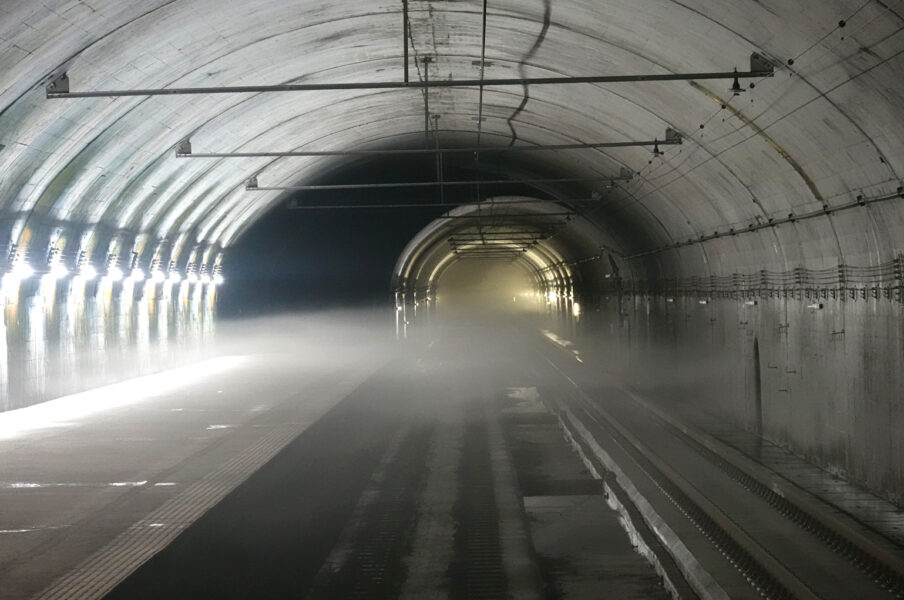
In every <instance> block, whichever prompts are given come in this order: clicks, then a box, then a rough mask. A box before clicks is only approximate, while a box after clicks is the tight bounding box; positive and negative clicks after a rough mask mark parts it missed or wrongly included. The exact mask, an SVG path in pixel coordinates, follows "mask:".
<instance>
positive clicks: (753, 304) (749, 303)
mask: <svg viewBox="0 0 904 600" xmlns="http://www.w3.org/2000/svg"><path fill="white" fill-rule="evenodd" d="M744 306H756V300H745V301H744Z"/></svg>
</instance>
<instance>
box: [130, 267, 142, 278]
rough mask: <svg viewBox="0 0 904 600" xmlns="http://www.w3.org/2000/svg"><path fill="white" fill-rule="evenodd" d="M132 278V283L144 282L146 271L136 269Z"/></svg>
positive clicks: (133, 270)
mask: <svg viewBox="0 0 904 600" xmlns="http://www.w3.org/2000/svg"><path fill="white" fill-rule="evenodd" d="M130 277H131V278H132V281H144V271H142V270H141V269H139V268H137V267H136V268H134V269H132V274H131V275H130Z"/></svg>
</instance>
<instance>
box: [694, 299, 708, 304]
mask: <svg viewBox="0 0 904 600" xmlns="http://www.w3.org/2000/svg"><path fill="white" fill-rule="evenodd" d="M697 304H709V299H708V298H702V299H700V300H697Z"/></svg>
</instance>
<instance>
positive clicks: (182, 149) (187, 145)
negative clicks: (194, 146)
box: [176, 138, 191, 158]
mask: <svg viewBox="0 0 904 600" xmlns="http://www.w3.org/2000/svg"><path fill="white" fill-rule="evenodd" d="M180 156H191V139H189V138H185V139H184V140H182V141H180V142H179V144H178V145H177V146H176V158H179V157H180Z"/></svg>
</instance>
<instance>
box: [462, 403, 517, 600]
mask: <svg viewBox="0 0 904 600" xmlns="http://www.w3.org/2000/svg"><path fill="white" fill-rule="evenodd" d="M458 478H459V481H460V484H461V485H460V490H461V492H460V496H459V499H458V502H457V503H456V504H455V508H454V509H453V515H454V517H455V522H456V531H455V556H454V558H453V560H452V564H451V565H450V567H449V579H450V589H451V592H452V594H451V597H452V598H454V599H456V600H457V599H464V598H468V599H472V598H494V599H498V598H504V597H505V596H506V579H505V574H504V571H503V567H502V547H501V545H500V542H499V521H498V514H497V510H496V498H495V493H494V488H493V470H492V467H491V464H490V448H489V440H488V435H487V424H486V422H485V421H480V422H472V423H468V424H467V425H466V427H465V435H464V442H463V444H462V456H461V463H460V465H459V469H458Z"/></svg>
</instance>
